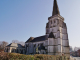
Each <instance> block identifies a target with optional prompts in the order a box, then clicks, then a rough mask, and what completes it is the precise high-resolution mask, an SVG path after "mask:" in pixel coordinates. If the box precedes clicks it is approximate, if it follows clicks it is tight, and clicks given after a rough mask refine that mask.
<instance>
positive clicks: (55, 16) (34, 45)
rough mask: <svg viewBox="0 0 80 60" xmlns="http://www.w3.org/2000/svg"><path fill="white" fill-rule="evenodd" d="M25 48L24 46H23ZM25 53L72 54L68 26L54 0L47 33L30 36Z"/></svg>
mask: <svg viewBox="0 0 80 60" xmlns="http://www.w3.org/2000/svg"><path fill="white" fill-rule="evenodd" d="M23 49H24V48H23ZM25 54H26V55H28V54H49V55H65V56H68V57H69V56H70V53H69V40H68V33H67V26H66V23H65V22H64V18H63V17H62V16H61V15H60V12H59V8H58V5H57V1H56V0H54V4H53V12H52V16H51V17H49V18H48V22H47V24H46V34H45V35H43V36H39V37H36V38H35V37H30V38H29V39H28V40H27V41H26V42H25Z"/></svg>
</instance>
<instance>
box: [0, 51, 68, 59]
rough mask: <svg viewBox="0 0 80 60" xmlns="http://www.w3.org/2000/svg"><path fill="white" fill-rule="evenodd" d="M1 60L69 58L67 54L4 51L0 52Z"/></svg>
mask: <svg viewBox="0 0 80 60" xmlns="http://www.w3.org/2000/svg"><path fill="white" fill-rule="evenodd" d="M2 53H3V52H2ZM0 59H1V60H67V57H65V56H58V55H56V56H55V55H45V54H35V55H24V54H18V53H5V52H4V53H3V54H0Z"/></svg>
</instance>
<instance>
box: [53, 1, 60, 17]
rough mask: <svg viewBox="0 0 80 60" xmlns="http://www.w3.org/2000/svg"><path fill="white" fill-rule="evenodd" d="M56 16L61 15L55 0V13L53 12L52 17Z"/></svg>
mask: <svg viewBox="0 0 80 60" xmlns="http://www.w3.org/2000/svg"><path fill="white" fill-rule="evenodd" d="M56 14H59V15H60V13H59V9H58V5H57V1H56V0H54V6H53V12H52V16H54V15H56Z"/></svg>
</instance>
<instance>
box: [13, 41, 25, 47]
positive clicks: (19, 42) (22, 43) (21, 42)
mask: <svg viewBox="0 0 80 60" xmlns="http://www.w3.org/2000/svg"><path fill="white" fill-rule="evenodd" d="M12 43H18V44H21V45H22V46H24V44H25V42H23V41H18V40H12Z"/></svg>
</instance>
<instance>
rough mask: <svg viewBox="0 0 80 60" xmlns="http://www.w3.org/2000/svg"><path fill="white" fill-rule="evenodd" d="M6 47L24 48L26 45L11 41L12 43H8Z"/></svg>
mask: <svg viewBox="0 0 80 60" xmlns="http://www.w3.org/2000/svg"><path fill="white" fill-rule="evenodd" d="M6 47H17V48H24V46H22V45H21V44H18V43H10V44H9V45H7V46H6Z"/></svg>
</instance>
